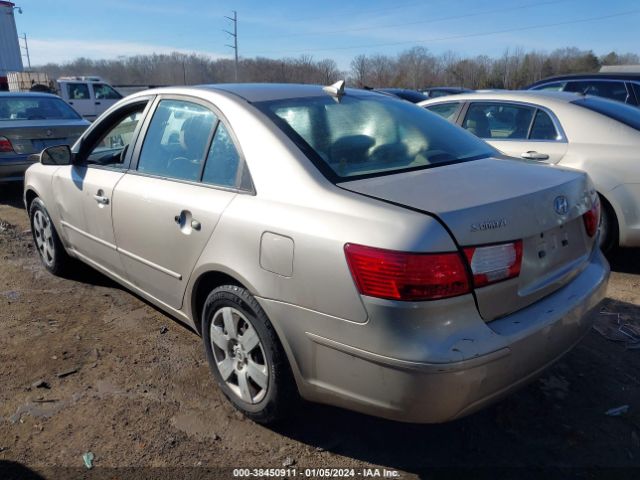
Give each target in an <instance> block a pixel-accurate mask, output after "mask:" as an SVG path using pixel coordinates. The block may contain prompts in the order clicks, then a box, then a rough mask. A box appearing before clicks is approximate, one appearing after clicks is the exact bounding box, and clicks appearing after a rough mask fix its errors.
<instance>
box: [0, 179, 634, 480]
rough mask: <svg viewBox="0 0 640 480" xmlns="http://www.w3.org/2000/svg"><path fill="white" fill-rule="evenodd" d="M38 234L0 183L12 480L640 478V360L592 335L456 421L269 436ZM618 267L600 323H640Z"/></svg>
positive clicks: (334, 426) (172, 340)
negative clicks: (40, 246) (286, 473)
mask: <svg viewBox="0 0 640 480" xmlns="http://www.w3.org/2000/svg"><path fill="white" fill-rule="evenodd" d="M28 228H29V225H28V219H27V216H26V213H25V212H24V209H23V207H22V204H21V198H20V191H19V190H18V189H17V188H7V187H6V186H0V262H1V263H0V327H1V328H2V333H1V334H0V478H21V479H24V478H46V479H57V478H129V477H130V476H131V475H132V474H134V473H137V474H141V475H143V476H144V478H151V477H153V478H156V477H157V478H163V479H168V478H174V477H175V478H205V477H206V478H214V477H220V478H226V477H229V478H231V477H232V471H231V470H220V468H227V469H228V468H230V467H234V468H237V467H261V468H269V467H282V466H283V465H291V466H293V467H295V468H297V469H298V470H299V471H300V470H301V469H304V468H305V467H311V468H318V467H354V468H357V469H362V468H368V467H371V468H375V467H378V468H382V467H385V468H387V469H393V470H398V471H399V475H400V477H402V478H415V477H421V478H432V477H433V476H440V475H447V476H451V477H453V478H468V477H473V478H477V477H478V474H479V473H485V474H487V477H488V478H504V477H505V476H510V477H518V478H539V477H540V476H542V475H543V474H544V476H546V477H549V476H553V475H554V474H559V475H560V476H562V477H567V476H569V477H574V476H580V478H596V477H607V478H611V477H612V476H614V475H615V476H618V477H621V476H627V475H629V478H633V476H634V473H633V472H632V470H633V469H636V468H640V349H635V350H634V349H627V348H626V347H625V346H624V345H623V344H622V343H615V342H612V341H610V340H606V339H605V338H603V337H602V336H601V335H600V334H599V333H597V332H595V331H592V332H591V333H590V334H589V335H588V336H587V337H586V338H585V339H584V341H583V342H582V343H581V344H580V345H579V346H578V347H576V348H575V349H574V350H573V351H572V352H571V353H570V354H569V355H567V356H566V357H565V358H564V359H563V360H562V361H561V362H560V363H558V364H557V365H556V366H554V367H553V368H552V369H551V370H550V371H548V372H547V373H546V374H545V375H544V377H542V378H541V379H540V380H538V381H536V382H534V383H533V384H531V385H530V386H528V387H527V388H525V389H524V390H522V391H520V392H518V393H516V394H514V395H512V396H511V397H509V398H507V399H506V400H504V401H503V402H501V403H500V404H498V405H496V406H494V407H492V408H489V409H488V410H485V411H483V412H480V413H478V414H475V415H473V416H471V417H468V418H465V419H462V420H459V421H456V422H453V423H449V424H445V425H431V426H429V425H426V426H425V425H405V424H399V423H393V422H389V421H384V420H379V419H375V418H370V417H366V416H362V415H358V414H354V413H350V412H346V411H343V410H339V409H335V408H330V407H326V406H320V405H311V404H307V403H304V404H302V405H301V406H300V407H299V408H298V410H297V411H296V412H294V414H293V415H292V418H291V420H290V421H289V422H288V423H287V424H285V425H282V426H280V427H278V428H277V429H268V428H264V427H261V426H258V425H256V424H254V423H252V422H250V421H248V420H245V419H243V417H242V416H240V415H238V414H237V413H235V411H234V410H233V409H232V408H231V407H230V406H229V404H228V403H227V402H226V401H225V400H224V398H223V397H222V395H221V394H220V393H219V392H218V391H217V390H216V388H215V387H214V384H213V381H212V378H211V376H210V374H209V370H208V366H207V364H206V361H205V358H204V353H203V349H202V346H201V343H200V338H199V337H197V336H196V335H195V334H193V333H192V332H191V331H189V330H187V329H186V328H184V327H182V326H181V324H179V323H178V322H177V321H175V320H173V319H171V318H169V317H167V316H166V315H164V314H163V313H161V312H160V311H158V310H156V309H155V308H153V307H151V306H150V305H148V304H147V303H145V302H144V301H142V300H140V299H139V298H137V297H135V296H134V295H132V294H130V293H128V292H127V291H125V290H123V289H122V288H120V287H119V286H118V285H116V284H114V283H113V282H111V281H110V280H109V279H107V278H106V277H104V276H102V275H100V274H98V273H96V272H95V271H92V270H90V269H89V268H86V269H82V270H80V271H79V272H78V273H76V274H74V276H73V278H69V279H61V278H56V277H53V276H51V275H49V274H48V273H47V272H46V271H45V270H44V269H43V268H42V267H41V265H40V262H39V260H38V258H37V256H36V253H35V251H34V248H33V247H32V244H31V236H30V233H29V231H28ZM612 267H613V270H614V273H613V275H612V281H611V285H610V287H609V298H608V299H607V301H606V304H605V308H606V312H608V313H613V314H615V315H602V314H600V315H599V316H600V317H615V318H618V316H617V314H621V315H622V317H621V318H623V319H627V320H631V321H635V322H636V323H637V324H639V325H640V251H639V250H625V251H620V252H618V253H617V254H616V255H615V256H614V257H613V258H612ZM65 374H66V375H65ZM38 381H42V382H45V383H46V385H40V386H39V387H38V386H37V385H38V383H36V382H38ZM43 387H46V388H43ZM622 405H629V410H628V412H627V413H626V414H623V415H621V416H607V415H605V412H606V411H607V410H609V409H611V408H613V407H618V406H622ZM85 452H92V453H93V454H94V461H93V464H94V465H95V468H94V469H93V470H90V471H89V470H86V469H85V467H84V466H83V460H82V455H83V454H84V453H85ZM61 467H68V468H67V469H62V468H61ZM112 467H140V468H138V469H135V470H113V469H112ZM152 467H156V468H152ZM160 467H180V468H181V469H180V470H175V469H174V470H171V469H168V468H160ZM187 467H188V468H187ZM477 467H482V468H481V469H480V470H477ZM29 471H31V473H28V472H29ZM358 471H361V470H358ZM3 472H4V473H3ZM9 472H14V473H13V474H11V473H9ZM15 472H23V473H15ZM34 472H38V473H37V474H36V473H34ZM380 472H381V471H380ZM638 473H640V470H636V472H635V474H636V476H635V478H638V477H637V474H638ZM12 475H13V476H12ZM206 475H209V476H206Z"/></svg>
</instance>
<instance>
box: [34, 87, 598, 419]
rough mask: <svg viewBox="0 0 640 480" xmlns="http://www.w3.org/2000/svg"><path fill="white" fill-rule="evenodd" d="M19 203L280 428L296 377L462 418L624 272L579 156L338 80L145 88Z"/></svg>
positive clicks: (58, 251)
mask: <svg viewBox="0 0 640 480" xmlns="http://www.w3.org/2000/svg"><path fill="white" fill-rule="evenodd" d="M24 201H25V204H26V207H27V209H28V211H29V213H30V217H31V222H32V229H33V235H34V240H35V243H36V245H37V247H38V251H39V252H40V255H41V258H42V261H43V262H44V265H45V266H46V268H47V269H48V270H50V271H51V272H53V273H60V272H62V271H63V270H64V269H65V268H68V267H69V266H70V265H71V264H72V262H71V258H75V259H79V260H81V261H83V262H85V263H87V264H89V265H91V266H92V267H94V268H96V269H97V270H99V271H101V272H103V273H104V274H106V275H108V276H109V277H111V278H113V279H115V280H116V281H118V282H119V283H121V284H122V285H124V286H126V287H127V288H129V289H131V290H132V291H133V292H135V293H137V294H138V295H140V296H142V297H144V298H146V299H147V300H148V301H149V302H151V303H153V304H155V305H157V306H158V307H160V308H162V309H163V310H165V311H166V312H167V313H169V314H171V315H172V316H173V317H175V318H177V319H179V320H181V321H182V322H184V323H186V324H187V325H189V326H190V327H192V328H193V329H194V330H195V331H196V332H198V333H199V334H201V335H202V338H203V341H204V348H205V352H206V355H207V358H208V361H209V363H210V365H211V370H212V372H213V375H214V377H215V379H216V381H217V383H218V385H219V387H220V388H221V389H222V391H223V392H224V393H225V395H226V396H227V397H228V398H229V400H230V401H231V402H232V403H233V404H234V405H235V406H236V407H237V408H238V409H239V410H241V411H242V412H244V413H245V414H246V415H247V416H249V417H251V418H252V419H254V420H256V421H259V422H264V423H268V422H273V421H276V420H278V419H280V418H282V417H283V416H284V415H286V413H287V411H288V408H289V405H290V404H291V402H292V401H294V400H295V399H296V398H297V396H298V393H299V394H300V395H301V396H302V397H303V398H305V399H308V400H312V401H316V402H323V403H327V404H332V405H337V406H341V407H345V408H349V409H353V410H357V411H360V412H365V413H368V414H372V415H378V416H382V417H387V418H391V419H396V420H402V421H410V422H443V421H447V420H452V419H454V418H457V417H461V416H463V415H467V414H469V413H471V412H473V411H475V410H477V409H479V408H481V407H482V406H484V405H487V404H489V403H491V402H493V401H495V400H496V399H498V398H500V397H502V396H504V395H506V394H507V393H508V392H510V391H512V390H513V389H515V388H517V387H519V386H521V385H523V384H525V383H527V382H528V381H530V380H531V379H533V378H535V377H536V376H537V375H538V374H539V373H540V372H541V371H543V370H544V369H545V368H546V367H547V366H549V365H550V364H551V363H553V362H554V361H555V360H557V359H558V358H560V357H561V356H562V355H563V354H564V353H565V352H567V351H568V350H569V349H571V347H573V346H574V345H575V344H576V342H578V341H579V340H580V339H581V337H582V336H583V335H584V334H585V333H586V332H587V331H588V330H589V328H590V326H591V320H590V316H589V315H588V314H589V312H590V311H591V310H592V309H594V308H595V307H596V306H597V305H598V303H599V302H600V300H601V299H602V298H603V296H604V294H605V290H606V285H607V280H608V275H609V267H608V264H607V262H606V260H605V259H604V257H603V255H602V253H601V251H600V250H599V248H598V246H597V235H598V215H599V209H598V208H599V204H598V197H597V194H596V192H595V190H594V188H593V185H592V184H591V181H590V180H589V177H588V176H587V175H586V174H585V173H584V172H579V171H575V170H568V169H560V168H550V167H548V166H544V165H536V164H530V163H525V162H517V161H513V160H505V159H503V158H501V157H500V155H499V154H498V153H497V151H496V150H494V149H493V148H492V147H490V146H488V145H487V144H486V143H484V142H482V141H481V140H479V139H477V138H476V137H475V136H473V135H471V134H470V133H468V132H465V131H464V130H462V129H460V128H458V127H456V126H454V125H451V124H450V123H448V122H446V121H445V120H443V119H441V118H440V117H438V116H437V115H434V114H431V113H429V112H427V111H426V110H424V109H422V108H419V107H416V106H414V105H412V104H410V103H408V102H402V101H398V100H396V99H393V98H391V97H389V96H387V95H381V94H376V93H373V92H367V91H362V90H350V89H346V90H345V89H344V85H343V84H336V85H333V86H330V87H324V88H323V87H321V86H312V85H251V84H245V85H214V86H202V87H193V88H186V87H185V88H177V87H176V88H166V89H158V90H151V91H145V92H141V93H138V94H134V95H131V96H129V97H127V98H126V99H124V100H122V101H121V102H119V103H118V104H117V105H115V106H114V107H112V108H111V109H110V110H109V111H107V112H106V113H105V114H104V115H103V116H102V117H101V118H100V119H98V120H97V121H96V122H95V123H94V124H93V125H92V126H91V127H90V128H89V129H88V130H87V131H86V133H85V134H84V135H83V136H82V138H81V139H80V140H79V141H78V142H77V143H76V144H75V145H74V146H73V148H72V149H71V150H69V149H68V147H52V148H49V149H47V150H45V151H43V152H42V154H41V162H40V164H36V165H34V166H32V167H31V168H29V170H28V171H27V174H26V179H25V190H24Z"/></svg>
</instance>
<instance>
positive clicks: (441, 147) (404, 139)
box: [255, 93, 497, 182]
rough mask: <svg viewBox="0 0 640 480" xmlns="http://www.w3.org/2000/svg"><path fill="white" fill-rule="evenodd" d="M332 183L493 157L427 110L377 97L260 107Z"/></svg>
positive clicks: (279, 102) (301, 100)
mask: <svg viewBox="0 0 640 480" xmlns="http://www.w3.org/2000/svg"><path fill="white" fill-rule="evenodd" d="M255 105H256V107H258V108H259V109H260V110H262V111H263V112H264V113H266V114H267V115H268V116H269V117H270V118H271V119H272V120H273V121H274V122H275V123H276V124H277V125H278V126H279V127H280V128H281V129H282V130H283V131H284V132H285V133H286V134H287V135H288V136H289V137H290V138H291V139H292V140H293V141H294V142H295V143H296V144H297V145H298V146H299V147H300V148H301V149H302V150H303V151H305V153H307V155H308V156H309V158H310V159H311V160H312V161H314V163H315V164H316V166H317V167H318V169H320V171H322V172H323V173H324V174H325V176H327V177H328V178H329V179H330V180H332V181H335V182H337V181H340V180H347V179H348V180H352V179H356V178H363V177H368V176H377V175H384V174H390V173H397V172H400V171H407V170H413V169H421V168H429V167H436V166H439V165H445V164H450V163H456V162H461V161H467V160H475V159H478V158H484V157H488V156H491V155H495V154H496V153H497V152H496V150H494V149H493V148H492V147H490V146H489V145H488V144H486V143H484V142H483V141H482V140H479V139H478V138H477V137H475V136H474V135H472V134H469V133H468V132H466V131H465V130H463V129H461V128H460V127H457V126H455V125H453V124H451V123H449V122H447V121H446V120H444V119H442V118H440V117H439V116H437V115H435V114H433V113H430V112H428V111H426V110H425V109H423V108H421V107H418V106H415V105H412V104H410V103H407V102H399V101H397V100H394V99H393V98H390V97H386V96H383V95H376V94H354V93H347V94H346V95H344V96H343V97H342V98H341V100H340V102H338V101H336V99H334V98H332V97H331V96H329V95H327V96H322V97H311V98H298V99H286V100H276V101H269V102H260V103H256V104H255Z"/></svg>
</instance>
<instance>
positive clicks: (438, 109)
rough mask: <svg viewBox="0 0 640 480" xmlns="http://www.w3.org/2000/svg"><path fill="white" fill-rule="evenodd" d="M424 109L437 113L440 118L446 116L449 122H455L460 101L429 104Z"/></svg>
mask: <svg viewBox="0 0 640 480" xmlns="http://www.w3.org/2000/svg"><path fill="white" fill-rule="evenodd" d="M426 109H427V110H429V111H430V112H433V113H437V114H438V115H440V116H441V117H442V118H446V119H447V120H449V121H450V122H455V120H456V116H457V115H458V110H459V109H460V103H458V102H451V103H440V104H438V105H429V106H427V107H426Z"/></svg>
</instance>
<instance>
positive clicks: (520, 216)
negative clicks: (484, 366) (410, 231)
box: [339, 158, 595, 321]
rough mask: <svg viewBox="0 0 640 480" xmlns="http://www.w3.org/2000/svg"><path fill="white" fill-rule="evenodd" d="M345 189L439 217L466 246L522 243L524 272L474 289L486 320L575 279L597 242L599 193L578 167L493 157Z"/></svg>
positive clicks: (377, 179) (349, 184) (376, 179)
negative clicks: (589, 216) (593, 226)
mask: <svg viewBox="0 0 640 480" xmlns="http://www.w3.org/2000/svg"><path fill="white" fill-rule="evenodd" d="M339 186H341V187H342V188H345V189H347V190H350V191H353V192H357V193H360V194H364V195H367V196H371V197H374V198H378V199H381V200H385V201H388V202H392V203H394V204H399V205H402V206H405V207H409V208H412V209H416V210H420V211H423V212H425V213H428V214H431V215H433V216H435V217H437V218H439V219H440V220H441V221H442V222H443V223H444V225H445V226H446V228H448V229H449V231H450V232H451V234H452V236H453V237H454V240H455V241H456V242H457V243H458V245H459V246H460V247H461V248H465V247H471V246H479V245H491V244H496V243H502V242H511V241H515V240H522V247H523V252H522V266H521V271H520V275H519V276H518V277H517V278H513V279H510V280H505V281H503V282H499V283H493V284H490V285H488V286H485V287H481V288H476V289H475V295H476V299H477V303H478V308H479V310H480V313H481V315H482V316H483V318H484V319H485V320H487V321H489V320H492V319H495V318H498V317H500V316H503V315H506V314H508V313H510V312H513V311H516V310H518V309H520V308H523V307H525V306H527V305H529V304H531V303H533V302H535V301H536V300H538V299H540V298H542V297H544V296H546V295H548V294H550V293H551V292H553V291H555V290H557V289H558V288H560V287H561V286H562V285H564V284H566V283H567V282H569V281H570V280H571V279H572V278H573V277H574V276H575V275H577V273H578V272H579V271H580V270H581V269H582V268H583V267H584V266H586V263H587V261H588V258H589V256H590V253H591V251H592V249H593V245H594V241H595V238H593V237H589V236H588V235H587V233H586V230H585V226H584V222H583V218H582V216H583V214H584V213H585V212H587V211H588V210H589V209H590V208H591V205H592V201H593V196H594V193H595V192H594V191H593V187H592V186H591V182H590V180H589V178H588V176H587V175H586V174H585V173H584V172H580V171H577V170H568V169H561V168H557V167H551V166H546V165H539V164H533V163H529V162H522V161H517V160H508V159H496V158H490V159H482V160H476V161H471V162H464V163H458V164H452V165H446V166H441V167H437V168H430V169H424V170H418V171H413V172H406V173H399V174H395V175H387V176H380V177H374V178H369V179H364V180H356V181H351V182H344V183H341V184H339Z"/></svg>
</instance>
